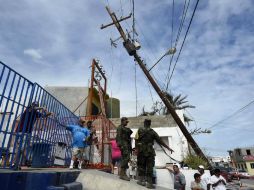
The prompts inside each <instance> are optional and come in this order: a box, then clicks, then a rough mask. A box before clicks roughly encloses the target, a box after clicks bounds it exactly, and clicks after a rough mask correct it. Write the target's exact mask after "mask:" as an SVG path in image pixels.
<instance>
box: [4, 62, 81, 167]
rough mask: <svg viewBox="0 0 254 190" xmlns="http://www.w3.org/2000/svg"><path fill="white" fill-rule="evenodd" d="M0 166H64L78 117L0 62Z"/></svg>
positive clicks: (69, 155) (35, 84)
mask: <svg viewBox="0 0 254 190" xmlns="http://www.w3.org/2000/svg"><path fill="white" fill-rule="evenodd" d="M0 111H1V112H0V163H1V164H0V168H14V169H16V168H18V167H20V166H22V165H31V166H32V167H51V166H54V165H61V166H67V165H69V163H70V160H71V145H72V136H71V133H70V132H69V131H67V130H66V129H65V127H64V125H68V124H77V123H78V117H77V116H76V115H74V114H73V113H72V112H71V111H70V110H69V109H67V108H66V107H65V106H64V105H63V104H62V103H61V102H59V101H58V100H57V99H56V98H55V97H54V96H52V95H51V94H50V93H48V92H47V91H46V90H44V89H43V88H42V87H41V86H40V85H38V84H37V83H33V82H31V81H29V80H28V79H26V78H25V77H23V76H22V75H20V74H19V73H17V72H16V71H15V70H13V69H11V68H10V67H8V66H7V65H6V64H4V63H2V62H1V61H0Z"/></svg>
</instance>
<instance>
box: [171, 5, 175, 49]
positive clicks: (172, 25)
mask: <svg viewBox="0 0 254 190" xmlns="http://www.w3.org/2000/svg"><path fill="white" fill-rule="evenodd" d="M174 10H175V0H173V5H172V16H171V18H172V20H171V29H172V30H171V48H173V35H174V12H175V11H174Z"/></svg>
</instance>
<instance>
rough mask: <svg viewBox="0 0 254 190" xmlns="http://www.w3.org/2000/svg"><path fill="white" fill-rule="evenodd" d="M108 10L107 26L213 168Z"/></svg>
mask: <svg viewBox="0 0 254 190" xmlns="http://www.w3.org/2000/svg"><path fill="white" fill-rule="evenodd" d="M106 9H107V11H108V14H109V15H110V17H111V19H112V21H113V23H111V24H108V25H106V26H111V25H113V24H114V25H115V26H116V28H117V29H118V31H119V33H120V34H121V36H122V38H123V41H124V42H123V45H124V47H125V49H126V50H127V52H128V53H129V55H130V56H134V58H135V60H136V61H137V63H138V64H139V66H140V67H141V69H142V70H143V72H144V73H145V75H146V77H147V78H148V80H149V81H150V83H151V84H152V86H153V88H154V89H155V91H156V92H157V93H158V95H159V96H160V98H161V100H162V101H163V102H164V104H165V106H166V107H167V109H168V110H169V112H170V114H171V115H172V117H173V118H174V120H175V122H176V123H177V125H178V126H179V128H180V129H181V131H182V133H183V134H184V136H185V138H186V139H187V141H188V142H189V144H190V145H191V147H192V148H193V150H194V151H195V152H196V154H197V155H199V156H200V157H202V158H203V159H204V160H205V161H206V162H207V164H208V166H210V167H211V164H210V162H209V160H208V159H207V157H206V156H205V155H204V153H203V152H202V150H201V149H200V148H199V146H198V144H197V143H196V142H195V140H194V139H193V138H192V136H191V135H190V133H189V132H188V130H187V129H186V127H185V125H184V124H183V122H182V120H181V119H180V118H179V116H178V115H177V113H176V111H175V109H174V108H173V106H172V105H171V103H170V102H169V100H168V99H167V98H166V96H165V93H164V92H163V91H162V90H161V89H160V87H159V86H158V85H157V83H156V82H155V80H154V79H153V77H152V76H151V75H150V73H149V71H148V70H147V69H146V66H145V65H144V63H143V61H142V60H141V57H140V56H139V55H138V54H137V52H136V47H135V46H134V44H133V43H132V42H131V41H130V39H128V38H127V37H126V35H125V33H124V31H123V29H122V27H121V25H120V21H122V20H123V19H121V20H118V19H117V17H116V15H115V13H114V12H113V13H112V12H111V11H110V9H109V7H107V6H106ZM103 28H106V27H101V29H103Z"/></svg>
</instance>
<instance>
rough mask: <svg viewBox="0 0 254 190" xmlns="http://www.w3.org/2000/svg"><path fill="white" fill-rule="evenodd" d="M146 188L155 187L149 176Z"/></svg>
mask: <svg viewBox="0 0 254 190" xmlns="http://www.w3.org/2000/svg"><path fill="white" fill-rule="evenodd" d="M146 188H147V189H155V185H153V180H152V178H151V177H148V178H147V184H146Z"/></svg>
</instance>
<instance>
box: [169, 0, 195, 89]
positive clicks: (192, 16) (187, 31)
mask: <svg viewBox="0 0 254 190" xmlns="http://www.w3.org/2000/svg"><path fill="white" fill-rule="evenodd" d="M198 3H199V0H197V2H196V5H195V8H194V10H193V13H192V15H191V20H190V22H189V26H188V28H187V30H186V33H185V36H184V39H183V42H182V45H181V48H180V51H179V53H178V56H177V58H176V61H175V64H174V67H173V70H172V72H171V75H170V77H169V80H168V82H167V86H166V90H167V89H168V86H169V83H170V80H171V78H172V76H173V74H174V71H175V67H176V64H177V62H178V60H179V57H180V55H181V52H182V49H183V45H184V43H185V40H186V37H187V35H188V33H189V30H190V26H191V23H192V21H193V18H194V15H195V12H196V10H197V6H198Z"/></svg>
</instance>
